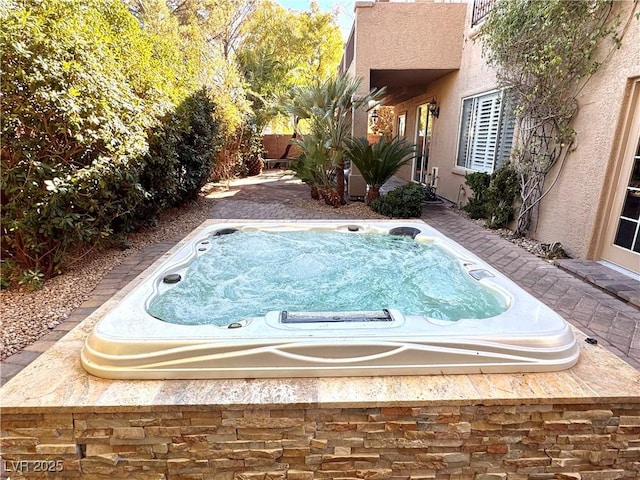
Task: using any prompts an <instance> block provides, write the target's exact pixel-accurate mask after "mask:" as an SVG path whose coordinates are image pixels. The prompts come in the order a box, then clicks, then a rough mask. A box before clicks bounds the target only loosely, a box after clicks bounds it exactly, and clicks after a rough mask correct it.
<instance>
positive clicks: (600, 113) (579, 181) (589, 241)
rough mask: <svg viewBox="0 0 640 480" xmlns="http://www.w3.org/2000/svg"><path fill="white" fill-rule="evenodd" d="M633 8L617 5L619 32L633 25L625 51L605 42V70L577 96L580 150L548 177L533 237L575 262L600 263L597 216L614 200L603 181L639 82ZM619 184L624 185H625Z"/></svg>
mask: <svg viewBox="0 0 640 480" xmlns="http://www.w3.org/2000/svg"><path fill="white" fill-rule="evenodd" d="M634 7H635V8H636V11H638V10H639V7H638V6H637V5H636V4H634V2H616V8H617V9H618V12H619V13H620V18H621V20H622V21H623V25H621V27H620V29H619V30H621V29H623V28H624V25H625V24H626V22H627V20H628V19H630V22H629V24H628V28H627V29H626V32H625V34H624V37H623V38H622V45H621V47H620V49H615V48H612V47H610V43H608V42H607V44H606V46H607V48H605V49H603V51H602V52H601V55H600V58H601V59H602V60H603V64H602V66H601V67H600V69H599V70H598V71H597V72H596V74H595V75H594V76H593V77H592V78H591V79H590V80H589V81H588V82H587V84H586V85H585V87H584V88H583V90H582V92H581V93H580V94H579V95H578V97H577V99H578V105H579V112H578V115H577V117H576V119H575V122H574V124H573V126H574V129H575V131H576V134H577V142H576V150H575V151H574V152H573V153H571V154H570V155H569V156H568V157H567V159H566V162H565V164H564V165H563V166H562V168H561V171H560V167H559V166H558V167H557V168H556V169H555V170H554V171H552V172H551V173H550V175H549V177H548V178H549V180H548V181H547V187H548V186H549V185H550V183H551V181H553V180H554V179H555V178H556V177H558V180H557V182H556V184H555V185H554V186H553V188H552V189H551V190H550V191H549V194H548V195H547V196H546V197H545V198H544V199H543V201H542V203H541V205H540V211H539V214H540V215H539V221H538V225H537V229H536V231H535V232H534V234H535V237H536V238H538V239H539V240H541V241H543V242H554V241H559V242H561V243H562V244H563V246H565V248H566V249H567V250H568V252H569V253H570V254H571V255H572V256H574V257H591V258H595V259H598V258H599V252H598V251H596V250H595V244H596V243H597V240H598V238H597V236H598V230H599V227H600V222H603V221H606V218H599V212H601V208H602V206H603V205H604V204H605V203H606V200H607V198H608V196H609V195H610V194H611V192H610V191H609V190H608V189H607V188H605V184H606V182H605V180H606V179H607V177H608V175H610V174H611V173H612V172H613V171H614V170H615V162H617V161H618V160H619V159H618V158H617V157H616V155H615V152H616V150H617V146H618V145H617V142H618V140H619V131H620V129H621V128H622V127H623V125H622V124H621V122H622V120H623V112H624V109H625V107H626V102H627V98H626V97H627V95H628V93H629V87H630V79H633V78H638V77H640V20H638V19H636V18H633V17H631V18H630V15H631V12H632V9H633V8H634ZM639 134H640V132H636V135H639ZM558 173H560V174H559V176H558ZM619 181H620V183H624V184H626V181H627V179H619ZM616 183H617V182H616Z"/></svg>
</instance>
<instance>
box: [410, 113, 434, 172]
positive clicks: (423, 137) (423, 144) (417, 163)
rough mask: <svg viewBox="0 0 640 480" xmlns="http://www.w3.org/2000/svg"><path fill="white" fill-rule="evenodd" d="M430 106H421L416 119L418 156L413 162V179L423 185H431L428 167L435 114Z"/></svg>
mask: <svg viewBox="0 0 640 480" xmlns="http://www.w3.org/2000/svg"><path fill="white" fill-rule="evenodd" d="M430 106H431V104H430V103H426V104H424V105H420V106H419V107H418V111H417V118H416V135H415V144H416V149H417V155H416V158H415V160H414V161H413V174H412V176H411V178H412V179H413V181H415V182H419V183H422V184H426V183H429V179H428V178H427V177H428V175H429V172H428V170H427V166H428V163H429V148H430V147H431V131H432V125H433V114H432V113H431V111H430V109H429V107H430Z"/></svg>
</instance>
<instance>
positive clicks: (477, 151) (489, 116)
mask: <svg viewBox="0 0 640 480" xmlns="http://www.w3.org/2000/svg"><path fill="white" fill-rule="evenodd" d="M504 104H505V102H504V92H503V91H499V92H493V93H489V94H485V95H478V96H476V97H471V98H467V99H465V100H464V102H463V104H462V124H461V127H460V139H459V145H458V159H457V165H458V166H460V167H463V168H467V169H470V170H475V171H478V172H487V173H491V172H493V171H494V170H495V169H496V168H499V167H500V166H501V165H502V164H503V163H504V162H505V161H506V160H508V159H509V155H510V153H511V146H512V144H513V129H514V124H515V122H514V118H513V115H511V114H510V112H509V109H507V108H505V105H504Z"/></svg>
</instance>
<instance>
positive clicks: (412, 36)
mask: <svg viewBox="0 0 640 480" xmlns="http://www.w3.org/2000/svg"><path fill="white" fill-rule="evenodd" d="M358 5H360V6H358ZM464 8H465V5H464V4H448V3H431V2H421V3H375V4H373V3H370V2H358V3H357V4H356V22H357V24H356V46H355V48H356V54H355V58H356V59H357V62H358V64H359V65H360V66H361V67H362V68H363V69H367V71H366V72H364V70H363V71H360V72H358V73H361V74H364V73H366V74H367V75H368V73H369V72H368V70H369V69H389V70H394V69H420V68H442V69H447V68H458V66H459V65H460V48H459V44H460V37H459V34H460V31H461V26H462V22H463V20H464V19H463V16H462V15H461V12H462V10H464Z"/></svg>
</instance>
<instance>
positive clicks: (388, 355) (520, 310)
mask: <svg viewBox="0 0 640 480" xmlns="http://www.w3.org/2000/svg"><path fill="white" fill-rule="evenodd" d="M354 227H357V228H358V232H357V234H366V233H388V232H389V231H390V230H391V229H393V228H397V227H409V228H414V229H417V230H419V233H418V235H417V236H416V237H415V241H419V242H434V243H436V244H438V245H439V246H440V247H441V248H443V249H445V250H447V251H448V252H449V253H450V254H452V255H453V256H454V257H456V258H457V259H458V261H459V262H460V264H461V265H462V266H463V269H464V270H465V271H466V272H467V273H468V274H470V276H471V277H472V278H474V281H476V282H478V284H479V285H480V286H481V287H482V288H487V289H491V290H493V291H494V292H495V293H496V294H497V295H498V296H499V297H501V298H503V299H504V305H505V308H506V311H505V312H504V313H503V314H500V315H497V316H495V317H491V318H485V319H473V318H468V319H461V320H458V321H456V322H445V321H441V320H436V319H431V318H427V317H422V316H415V315H413V316H404V315H403V314H402V312H399V311H396V310H390V314H391V320H390V321H384V322H340V321H338V322H336V321H327V322H313V323H283V322H282V321H281V312H269V313H267V314H266V316H264V317H251V318H247V319H245V320H243V321H242V322H239V323H240V324H241V326H240V327H239V328H227V327H219V326H214V325H178V324H171V323H167V322H164V321H161V320H158V319H156V318H154V317H152V316H151V315H149V314H148V313H147V311H146V306H147V305H148V304H149V302H150V300H151V299H152V298H153V296H154V295H157V294H158V293H159V292H160V291H161V290H162V289H165V288H170V286H167V285H166V284H163V282H162V280H163V278H164V277H165V276H166V275H168V274H171V273H179V274H182V275H183V276H184V273H185V272H186V270H187V269H188V267H189V264H190V263H191V262H192V261H193V259H194V258H196V256H197V255H198V253H199V252H198V245H199V243H200V242H202V241H203V240H206V239H208V238H209V237H210V236H211V235H212V234H214V233H215V232H216V231H219V230H221V229H229V228H232V229H238V230H241V231H242V230H255V229H260V230H268V231H295V230H327V229H332V230H338V231H344V232H346V234H350V230H353V229H354ZM134 282H139V283H138V284H137V285H136V286H135V287H134V288H133V289H132V290H131V291H130V292H129V293H128V294H127V295H126V296H125V297H124V298H123V299H122V300H121V301H120V302H118V303H117V304H116V305H115V306H113V307H112V308H110V309H108V311H103V312H102V314H103V316H102V318H100V320H99V321H98V323H97V324H96V326H95V327H94V329H93V331H92V332H91V334H90V335H89V336H88V338H87V340H86V342H85V345H84V347H83V349H82V353H81V359H82V365H83V367H84V368H85V370H87V371H88V372H89V373H92V374H94V375H97V376H99V377H104V378H115V379H172V378H173V379H176V378H181V379H196V378H265V377H319V376H377V375H425V374H454V373H460V374H463V373H464V374H467V373H513V372H541V371H556V370H562V369H566V368H569V367H571V366H573V365H574V364H575V363H576V362H577V360H578V356H579V347H578V345H577V343H576V339H575V337H574V335H573V332H572V330H571V328H570V326H569V325H568V324H567V322H566V321H565V320H564V319H563V318H562V317H560V316H559V315H558V314H557V313H555V312H554V311H553V310H551V309H550V308H548V307H547V306H545V305H544V304H542V303H541V302H540V301H538V300H537V299H535V298H534V297H532V296H531V295H529V294H528V293H527V292H525V291H524V290H522V289H521V288H520V287H518V286H517V285H516V284H515V283H513V282H512V281H510V280H509V279H508V278H506V277H505V276H504V275H502V274H500V273H499V272H498V271H496V270H495V269H493V268H492V267H490V266H489V265H487V264H486V263H485V262H483V261H482V260H480V259H479V258H478V257H476V256H475V255H473V254H472V253H470V252H469V251H467V250H466V249H464V248H463V247H461V246H460V245H458V244H456V243H455V242H453V241H451V240H450V239H448V238H447V237H445V236H444V235H442V234H441V233H440V232H438V231H437V230H435V229H433V228H431V227H430V226H429V225H427V224H426V223H424V222H422V221H391V220H388V221H357V220H354V221H327V220H322V221H300V222H293V221H290V222H285V221H242V220H237V221H236V220H229V221H224V222H216V221H213V220H210V221H208V222H205V223H204V224H203V225H201V226H200V227H198V228H197V229H196V230H194V231H193V232H192V233H191V234H190V235H189V236H188V237H187V238H185V239H184V240H183V241H182V242H180V243H179V244H178V245H177V246H176V247H175V248H174V249H172V251H171V252H170V255H166V256H164V257H163V258H161V259H160V260H158V261H157V262H156V263H155V264H154V265H152V266H151V267H149V269H148V270H147V271H146V272H145V273H143V274H142V275H141V276H140V277H139V279H137V280H135V281H134ZM359 313H360V312H313V315H315V316H323V315H324V316H327V317H328V318H331V317H333V316H336V315H338V316H345V315H347V316H348V315H350V314H353V315H358V314H359ZM294 315H295V313H294Z"/></svg>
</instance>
